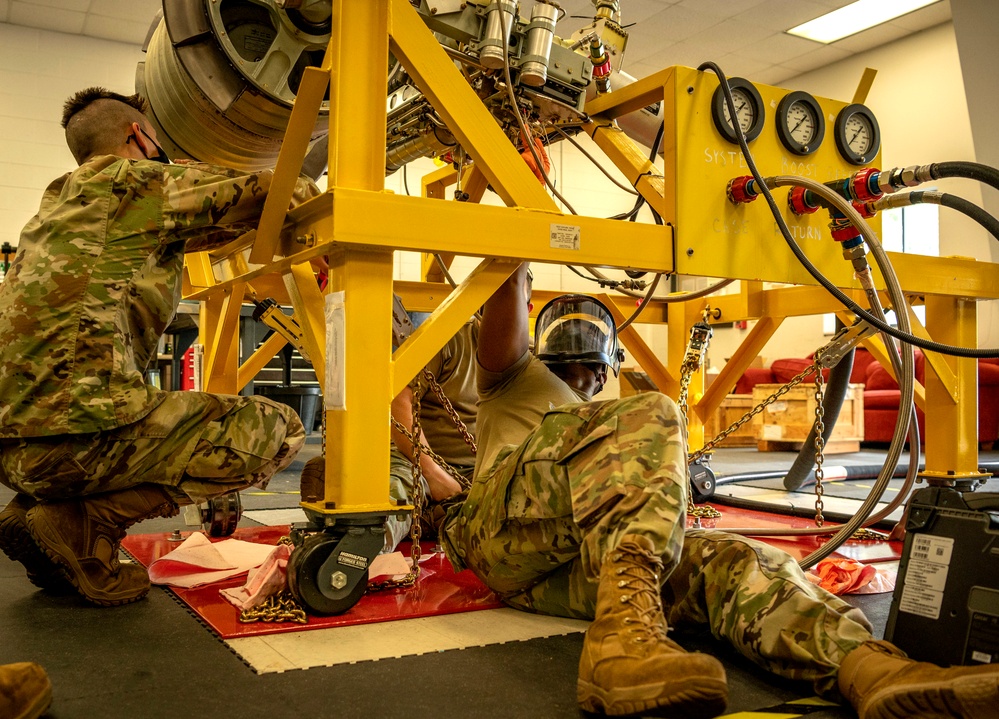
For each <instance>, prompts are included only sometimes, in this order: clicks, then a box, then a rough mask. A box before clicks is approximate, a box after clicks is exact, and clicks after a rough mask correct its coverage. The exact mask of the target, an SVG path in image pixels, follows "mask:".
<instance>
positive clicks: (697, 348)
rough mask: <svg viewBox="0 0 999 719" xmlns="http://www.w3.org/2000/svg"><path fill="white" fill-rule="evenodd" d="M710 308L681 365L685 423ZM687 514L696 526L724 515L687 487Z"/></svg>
mask: <svg viewBox="0 0 999 719" xmlns="http://www.w3.org/2000/svg"><path fill="white" fill-rule="evenodd" d="M708 311H709V310H708V309H705V311H704V321H703V322H699V323H697V324H695V325H694V326H693V327H691V328H690V341H689V342H688V343H687V350H686V352H685V353H684V356H683V363H682V364H681V365H680V394H679V395H678V396H677V403H676V404H677V407H678V408H679V410H680V414H681V415H683V421H684V423H686V422H687V412H688V407H687V394H688V392H689V390H690V379H691V377H693V375H694V372H696V371H697V370H698V369H700V367H701V365H702V364H703V362H704V355H705V353H706V352H707V351H708V343H709V342H710V341H711V327H710V326H709V325H708V324H707V315H708ZM687 516H690V517H694V518H695V519H694V522H695V524H694V526H695V527H699V526H700V521H701V519H708V518H710V519H717V518H718V517H720V516H722V514H721V512H719V511H718V510H717V509H715V508H714V507H710V506H708V505H702V506H700V507H698V506H697V505H696V504H694V498H693V495H692V493H691V491H690V487H689V486H688V488H687Z"/></svg>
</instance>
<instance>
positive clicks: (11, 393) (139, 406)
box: [0, 155, 317, 438]
mask: <svg viewBox="0 0 999 719" xmlns="http://www.w3.org/2000/svg"><path fill="white" fill-rule="evenodd" d="M271 176H272V173H271V172H270V171H264V172H259V173H252V174H248V173H245V172H239V171H236V170H231V169H228V168H224V167H218V166H214V165H203V164H184V165H163V164H160V163H158V162H153V161H132V160H127V159H123V158H120V157H115V156H111V155H106V156H100V157H94V158H91V159H90V160H89V161H87V162H85V163H84V164H83V165H81V166H80V167H79V168H77V169H76V170H75V171H73V172H71V173H69V174H67V175H64V176H63V177H60V178H59V179H57V180H55V181H54V182H52V184H51V185H49V186H48V188H47V189H46V190H45V194H44V195H43V197H42V202H41V207H40V208H39V211H38V214H37V215H35V217H34V218H32V219H31V221H29V222H28V224H27V225H26V226H25V228H24V230H22V232H21V237H20V241H19V243H18V248H17V255H16V257H15V259H14V262H13V263H12V264H11V267H10V270H9V272H8V273H7V276H6V278H5V281H4V282H3V284H2V285H0V337H2V338H3V342H2V348H0V437H8V438H10V437H40V436H47V435H60V434H79V433H89V432H98V431H101V430H107V429H113V428H116V427H121V426H124V425H127V424H130V423H132V422H135V421H137V420H139V419H141V418H142V417H144V416H145V415H146V414H148V413H149V412H150V411H152V409H153V408H154V407H155V406H156V405H157V404H158V403H159V401H161V400H160V399H159V398H160V397H161V396H162V395H161V394H160V393H157V391H156V390H154V389H153V388H152V387H149V386H147V385H146V381H145V370H146V368H147V366H148V365H149V363H150V361H151V360H153V359H155V356H156V354H155V353H156V347H157V344H158V342H159V338H160V336H161V335H162V334H163V332H164V331H165V330H166V327H167V325H168V324H169V322H170V320H171V319H172V317H173V315H174V312H175V311H176V309H177V304H178V302H179V300H180V291H181V281H180V280H181V272H182V269H183V262H184V251H185V243H188V242H190V243H192V245H197V246H203V245H205V244H206V243H211V242H214V241H216V240H222V239H225V238H226V237H230V238H231V237H236V236H238V235H239V234H241V233H242V232H243V231H245V230H246V229H248V228H250V227H252V226H254V225H255V224H256V220H257V219H258V218H259V215H260V211H261V209H262V208H263V201H264V198H265V197H266V194H267V190H268V188H269V186H270V181H271ZM314 187H315V186H314V185H311V183H309V182H308V181H306V180H302V181H300V186H299V193H298V195H299V196H301V195H303V194H315V192H317V191H315V190H313V188H314Z"/></svg>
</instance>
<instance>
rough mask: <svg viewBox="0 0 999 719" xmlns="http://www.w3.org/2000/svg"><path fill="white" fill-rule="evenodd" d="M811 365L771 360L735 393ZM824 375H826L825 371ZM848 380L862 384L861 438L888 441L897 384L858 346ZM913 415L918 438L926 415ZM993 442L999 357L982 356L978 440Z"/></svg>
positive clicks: (919, 372) (919, 375)
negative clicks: (862, 414)
mask: <svg viewBox="0 0 999 719" xmlns="http://www.w3.org/2000/svg"><path fill="white" fill-rule="evenodd" d="M915 354H916V379H917V380H918V381H919V382H922V381H923V378H924V376H925V364H926V358H925V357H924V356H923V353H922V352H920V351H919V350H918V349H917V350H916V351H915ZM810 365H811V359H810V358H808V359H798V358H792V359H779V360H774V362H773V364H771V365H770V367H765V368H752V369H748V370H746V372H745V374H743V375H742V377H740V378H739V381H738V382H737V383H736V385H735V389H734V392H735V393H736V394H752V393H753V387H754V386H755V385H757V384H785V383H786V382H788V381H790V380H791V378H793V377H795V376H796V375H797V374H798V373H799V372H801V371H802V370H803V369H805V368H806V367H808V366H810ZM825 374H826V376H828V370H827V371H826V373H825ZM805 381H806V382H811V381H812V380H811V379H807V380H805ZM850 382H851V383H854V384H863V385H864V441H865V442H885V443H886V442H890V441H891V437H892V433H893V432H894V431H895V420H896V417H897V416H898V404H899V399H900V397H901V390H899V387H898V383H897V382H896V381H895V379H894V378H893V377H892V376H891V375H890V374H889V373H888V371H887V370H886V369H885V368H884V367H882V366H881V364H880V363H879V362H878V361H877V360H875V359H874V357H873V355H871V353H870V352H868V351H867V350H866V349H864V348H863V347H858V348H857V351H856V353H855V355H854V360H853V370H852V371H851V372H850ZM916 418H917V421H918V422H919V433H920V437H925V436H926V417H925V415H924V414H923V411H922V410H921V409H918V408H917V409H916ZM924 441H925V440H924ZM996 441H999V359H981V360H979V361H978V442H979V444H980V445H982V447H983V448H985V449H991V448H992V445H993V443H995V442H996Z"/></svg>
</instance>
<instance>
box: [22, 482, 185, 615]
mask: <svg viewBox="0 0 999 719" xmlns="http://www.w3.org/2000/svg"><path fill="white" fill-rule="evenodd" d="M178 511H179V508H178V505H177V503H176V502H174V501H173V499H171V497H170V495H168V494H167V493H166V491H165V490H164V489H163V488H162V487H159V486H157V485H155V484H142V485H139V486H138V487H134V488H132V489H123V490H120V491H117V492H108V493H106V494H95V495H91V496H88V497H84V498H81V499H72V500H66V501H63V502H51V503H43V504H37V505H35V506H34V507H32V508H31V509H30V510H29V511H28V529H29V530H30V531H31V536H32V537H33V538H34V540H35V542H36V543H37V544H38V546H39V547H40V548H41V549H42V550H43V551H44V552H45V554H46V555H47V556H48V558H49V559H51V560H52V561H53V562H55V563H56V564H58V565H59V566H60V567H61V568H62V570H63V572H64V573H65V575H66V578H67V579H69V581H70V582H71V583H72V585H73V586H74V587H76V590H77V591H78V592H79V593H80V594H81V595H83V597H84V599H86V600H88V601H90V602H92V603H94V604H98V605H100V606H105V607H110V606H115V605H118V604H127V603H129V602H134V601H136V600H138V599H142V597H144V596H146V594H147V593H148V592H149V575H148V573H147V572H146V570H145V568H144V567H142V566H140V565H138V564H133V563H126V564H120V563H119V561H118V552H119V550H120V549H121V540H122V538H123V537H124V536H125V530H127V529H128V528H129V527H130V526H132V525H133V524H135V523H136V522H138V521H140V520H143V519H149V518H152V517H172V516H173V515H175V514H177V512H178Z"/></svg>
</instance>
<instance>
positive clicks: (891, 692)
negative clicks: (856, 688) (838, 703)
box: [861, 674, 999, 719]
mask: <svg viewBox="0 0 999 719" xmlns="http://www.w3.org/2000/svg"><path fill="white" fill-rule="evenodd" d="M997 705H999V677H997V676H996V674H981V675H978V676H964V677H957V678H954V679H951V680H950V681H946V682H940V683H939V684H937V685H929V686H926V685H912V686H911V688H909V690H908V691H906V687H896V688H892V687H886V688H885V689H884V690H882V691H881V692H876V693H875V694H873V695H872V696H871V697H870V699H869V700H868V701H865V702H864V706H863V707H862V711H861V716H863V717H865V719H909V718H910V717H920V719H962V718H963V719H992V718H993V717H995V716H996V706H997Z"/></svg>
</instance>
